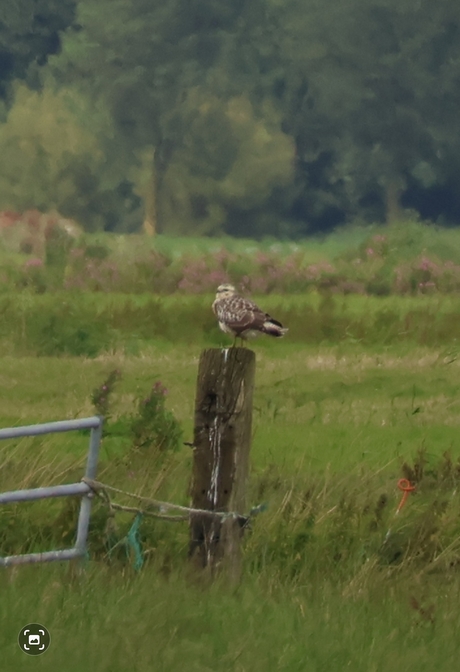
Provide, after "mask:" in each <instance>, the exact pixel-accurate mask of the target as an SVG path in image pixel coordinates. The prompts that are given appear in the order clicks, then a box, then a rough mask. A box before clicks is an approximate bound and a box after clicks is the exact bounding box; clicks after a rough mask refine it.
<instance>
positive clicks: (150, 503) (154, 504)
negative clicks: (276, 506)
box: [81, 477, 267, 522]
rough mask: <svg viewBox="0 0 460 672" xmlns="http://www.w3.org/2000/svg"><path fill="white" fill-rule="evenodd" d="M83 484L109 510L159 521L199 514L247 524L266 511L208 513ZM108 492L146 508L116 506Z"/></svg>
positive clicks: (87, 480) (94, 483) (103, 485)
mask: <svg viewBox="0 0 460 672" xmlns="http://www.w3.org/2000/svg"><path fill="white" fill-rule="evenodd" d="M81 480H82V482H83V483H86V485H88V486H89V487H90V488H91V490H92V491H93V492H94V493H95V494H96V495H99V496H100V497H102V499H104V500H105V501H106V502H107V504H108V505H109V507H110V508H111V509H116V510H117V511H127V512H128V513H136V514H142V515H145V516H152V517H154V518H159V519H160V520H167V521H170V522H183V521H186V520H189V518H190V515H191V514H200V515H202V516H210V517H212V518H216V517H218V518H222V519H223V520H225V519H226V518H240V519H242V520H243V521H244V522H247V521H248V520H249V518H253V517H254V516H256V515H257V514H259V513H262V512H263V511H265V510H266V508H267V505H266V504H259V505H258V506H254V507H252V509H251V510H250V512H249V513H248V514H241V513H235V512H234V511H209V510H208V509H194V508H191V507H190V506H181V505H180V504H172V503H171V502H162V501H160V500H158V499H152V498H151V497H144V496H143V495H137V494H136V493H134V492H128V491H126V490H120V488H114V487H113V486H112V485H107V484H106V483H101V482H100V481H95V480H93V479H92V478H86V477H83V478H82V479H81ZM109 492H115V493H117V494H120V495H125V496H126V497H131V498H133V499H137V500H138V501H140V502H144V503H145V504H146V508H139V507H135V506H124V505H121V504H116V503H115V502H112V500H111V499H110V496H109V494H108V493H109ZM151 508H156V509H159V510H160V513H157V512H156V511H151V510H150V509H151ZM164 511H178V512H180V513H182V515H172V516H171V515H168V514H165V513H163V512H164Z"/></svg>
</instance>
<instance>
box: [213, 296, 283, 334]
mask: <svg viewBox="0 0 460 672" xmlns="http://www.w3.org/2000/svg"><path fill="white" fill-rule="evenodd" d="M212 309H213V311H214V314H215V315H216V317H217V319H218V320H219V327H220V328H221V330H222V331H223V332H225V333H226V334H231V335H232V336H234V338H235V340H234V343H233V344H235V342H236V339H237V338H241V339H244V340H246V339H247V338H251V337H253V336H258V335H259V334H260V333H262V334H268V335H269V336H275V337H278V338H279V337H280V336H284V334H285V333H286V332H287V331H288V330H287V329H286V328H285V327H283V325H282V324H281V322H278V321H277V320H274V319H273V318H272V317H271V316H270V315H269V314H268V313H265V312H264V311H263V310H261V309H260V308H259V306H257V305H256V304H255V303H254V301H251V300H250V299H245V298H244V297H243V296H240V295H239V294H237V293H236V290H235V288H234V287H233V285H229V284H224V285H219V287H218V288H217V294H216V299H215V301H214V303H213V304H212Z"/></svg>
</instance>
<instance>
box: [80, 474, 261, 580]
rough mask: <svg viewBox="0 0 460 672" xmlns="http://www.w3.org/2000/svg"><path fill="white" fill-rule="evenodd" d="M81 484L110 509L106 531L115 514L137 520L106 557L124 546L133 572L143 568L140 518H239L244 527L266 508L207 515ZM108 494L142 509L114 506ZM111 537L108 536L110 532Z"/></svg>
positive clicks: (101, 485) (93, 483)
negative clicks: (131, 515)
mask: <svg viewBox="0 0 460 672" xmlns="http://www.w3.org/2000/svg"><path fill="white" fill-rule="evenodd" d="M81 480H82V482H83V483H86V485H88V486H89V487H90V488H91V490H92V491H93V493H94V494H95V495H97V496H99V497H100V498H101V499H102V500H103V501H104V502H105V503H106V504H107V506H108V508H109V520H108V521H107V530H109V531H113V528H114V527H115V525H114V521H113V519H114V517H115V512H116V511H126V512H127V513H135V514H136V516H135V518H134V521H133V523H132V525H131V527H130V529H129V531H128V533H127V535H126V536H125V537H123V539H120V540H119V541H117V542H116V543H115V544H113V546H111V548H110V549H109V551H108V556H109V557H110V556H111V555H112V554H113V551H114V550H115V549H116V548H117V547H119V546H124V547H125V550H126V556H127V557H128V558H129V557H131V555H133V556H134V569H135V570H136V571H139V570H140V569H141V568H142V566H143V564H144V556H143V553H142V547H141V542H140V536H139V527H140V524H141V521H142V517H143V516H151V517H153V518H158V519H160V520H166V521H169V522H184V521H187V520H189V519H190V515H191V514H199V515H203V516H212V517H218V518H221V519H222V521H223V520H225V519H226V518H232V517H234V518H238V519H239V520H240V521H241V526H242V527H245V526H246V525H247V524H248V523H249V520H250V519H251V518H253V517H254V516H256V515H257V514H259V513H262V512H263V511H265V510H266V508H267V505H266V504H259V506H254V507H252V509H251V510H250V512H249V514H247V515H242V514H240V513H235V512H233V511H209V510H207V509H194V508H191V507H189V506H181V505H180V504H172V503H170V502H162V501H160V500H158V499H152V498H150V497H144V496H143V495H137V494H136V493H134V492H127V491H126V490H121V489H120V488H114V487H113V486H111V485H107V484H106V483H101V482H100V481H95V480H93V479H91V478H87V477H83V478H82V479H81ZM109 492H115V493H117V494H120V495H125V496H126V497H131V498H133V499H137V500H138V501H139V502H142V503H144V505H145V507H143V508H140V507H137V506H124V505H122V504H117V503H116V502H113V501H112V499H111V497H110V495H109ZM152 508H156V509H159V511H160V512H157V511H152V510H151V509H152ZM164 511H178V512H179V513H178V514H176V515H168V514H166V513H163V512H164ZM109 535H110V532H109Z"/></svg>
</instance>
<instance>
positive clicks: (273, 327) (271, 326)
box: [263, 320, 289, 338]
mask: <svg viewBox="0 0 460 672" xmlns="http://www.w3.org/2000/svg"><path fill="white" fill-rule="evenodd" d="M288 331H289V329H287V328H286V327H283V325H282V324H281V323H280V322H277V321H276V320H266V321H265V322H264V324H263V332H264V333H265V334H268V335H269V336H275V337H277V338H280V337H281V336H284V334H287V332H288Z"/></svg>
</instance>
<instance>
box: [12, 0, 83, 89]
mask: <svg viewBox="0 0 460 672" xmlns="http://www.w3.org/2000/svg"><path fill="white" fill-rule="evenodd" d="M75 5H76V1H75V0H14V2H13V1H12V0H10V1H9V2H8V0H7V1H6V2H2V3H0V98H4V97H5V96H6V93H7V88H8V85H9V84H10V83H11V82H12V81H13V80H14V79H28V80H29V83H31V81H33V80H35V79H36V75H37V68H39V67H40V66H42V65H43V64H44V63H46V61H47V58H48V56H49V55H50V54H55V53H57V52H58V51H59V47H60V34H59V33H60V31H62V30H64V29H65V28H67V27H68V26H69V25H70V24H71V23H72V21H73V18H74V14H75Z"/></svg>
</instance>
